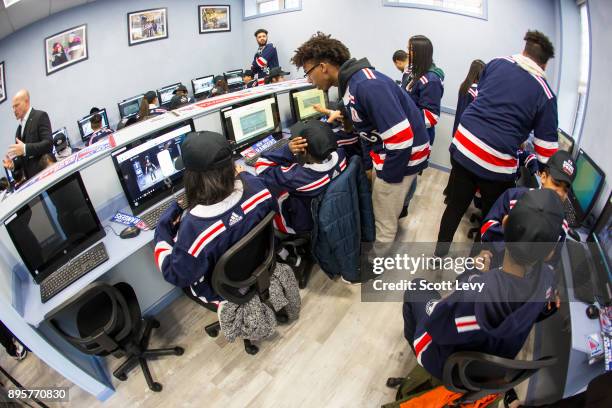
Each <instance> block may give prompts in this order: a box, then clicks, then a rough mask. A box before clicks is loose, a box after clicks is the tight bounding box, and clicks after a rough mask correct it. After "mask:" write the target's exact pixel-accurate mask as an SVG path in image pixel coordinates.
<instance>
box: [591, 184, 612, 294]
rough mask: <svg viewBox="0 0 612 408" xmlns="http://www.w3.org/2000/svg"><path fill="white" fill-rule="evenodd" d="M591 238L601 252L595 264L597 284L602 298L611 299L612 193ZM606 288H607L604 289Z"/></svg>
mask: <svg viewBox="0 0 612 408" xmlns="http://www.w3.org/2000/svg"><path fill="white" fill-rule="evenodd" d="M590 240H591V241H593V242H594V243H595V244H596V250H597V252H599V253H598V254H597V255H599V256H596V258H595V259H596V262H595V266H596V268H597V272H598V275H597V278H598V281H599V282H597V284H598V287H600V288H601V289H600V290H599V292H600V299H601V298H604V299H606V300H609V299H610V298H612V194H610V195H609V196H608V201H607V202H606V206H605V207H604V209H603V211H602V213H601V215H600V216H599V220H597V223H596V224H595V228H594V229H593V234H592V236H591V239H590ZM598 261H599V262H598ZM604 288H605V290H602V289H604Z"/></svg>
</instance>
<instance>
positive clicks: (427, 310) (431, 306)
mask: <svg viewBox="0 0 612 408" xmlns="http://www.w3.org/2000/svg"><path fill="white" fill-rule="evenodd" d="M437 304H438V301H437V300H430V301H429V302H427V304H426V305H425V313H427V316H431V313H432V312H433V311H434V308H435V307H436V305H437Z"/></svg>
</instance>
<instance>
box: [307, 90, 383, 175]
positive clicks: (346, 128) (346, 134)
mask: <svg viewBox="0 0 612 408" xmlns="http://www.w3.org/2000/svg"><path fill="white" fill-rule="evenodd" d="M312 108H313V109H314V110H316V111H317V112H319V113H321V114H323V115H324V116H323V117H322V118H321V120H323V121H325V122H326V123H327V124H328V125H329V126H330V127H331V128H332V129H333V131H334V134H335V135H336V142H337V143H338V147H342V148H343V149H344V153H345V154H346V158H347V159H350V158H351V157H353V156H355V155H358V156H359V157H361V158H362V160H363V161H364V163H365V166H366V170H368V169H371V168H372V159H371V158H370V156H369V155H367V154H363V148H362V146H361V140H360V137H359V133H357V132H356V131H355V127H354V126H353V122H351V120H350V119H349V117H348V115H346V114H345V109H344V106H343V105H342V104H341V103H331V102H330V103H329V108H325V107H323V106H321V105H320V104H318V103H316V104H314V105H313V106H312ZM368 165H369V166H368Z"/></svg>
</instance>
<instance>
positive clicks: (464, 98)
mask: <svg viewBox="0 0 612 408" xmlns="http://www.w3.org/2000/svg"><path fill="white" fill-rule="evenodd" d="M477 96H478V84H472V85H470V87H469V88H468V91H467V93H465V94H461V91H460V92H459V97H458V98H457V109H456V110H455V122H454V123H453V133H452V134H451V137H455V133H456V132H457V128H458V127H459V120H460V119H461V115H463V112H465V110H466V109H467V107H468V106H469V105H470V103H472V102H474V99H476V97H477Z"/></svg>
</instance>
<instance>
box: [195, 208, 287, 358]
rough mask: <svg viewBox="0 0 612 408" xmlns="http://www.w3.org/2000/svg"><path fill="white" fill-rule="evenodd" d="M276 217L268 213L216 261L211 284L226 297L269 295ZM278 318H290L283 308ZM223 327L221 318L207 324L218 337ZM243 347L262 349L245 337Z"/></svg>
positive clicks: (243, 299) (234, 300)
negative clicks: (273, 222)
mask: <svg viewBox="0 0 612 408" xmlns="http://www.w3.org/2000/svg"><path fill="white" fill-rule="evenodd" d="M273 218H274V213H273V212H271V213H269V214H268V215H267V216H266V217H265V218H264V219H263V220H261V221H260V222H259V224H257V225H256V226H255V228H253V229H252V230H251V231H249V233H248V234H246V235H245V236H244V237H242V238H241V239H240V240H239V241H238V242H236V243H235V244H234V245H232V247H231V248H229V249H228V250H227V251H225V253H224V254H223V255H222V256H221V258H219V260H218V261H217V264H216V265H215V268H214V269H213V273H212V287H213V289H214V290H215V292H216V293H218V294H219V295H220V296H221V297H223V299H225V300H227V301H229V302H232V303H235V304H239V305H243V304H245V303H248V302H249V301H250V300H251V299H252V298H253V297H254V296H259V298H260V299H261V301H262V302H264V303H265V302H267V301H268V299H269V298H270V292H269V288H270V277H271V276H272V274H273V272H274V268H275V267H276V253H275V249H274V228H273V226H272V219H273ZM276 319H277V321H278V322H279V323H286V322H287V321H288V317H287V315H286V313H285V312H284V310H280V311H279V312H278V313H276ZM220 329H221V325H220V323H219V322H218V321H217V322H215V323H212V324H209V325H208V326H206V327H205V328H204V330H205V331H206V334H208V335H209V336H210V337H217V336H218V335H219V330H220ZM244 349H245V351H246V352H247V353H248V354H257V352H258V351H259V348H258V347H257V346H256V345H254V344H253V343H252V342H251V341H250V340H248V339H244Z"/></svg>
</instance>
